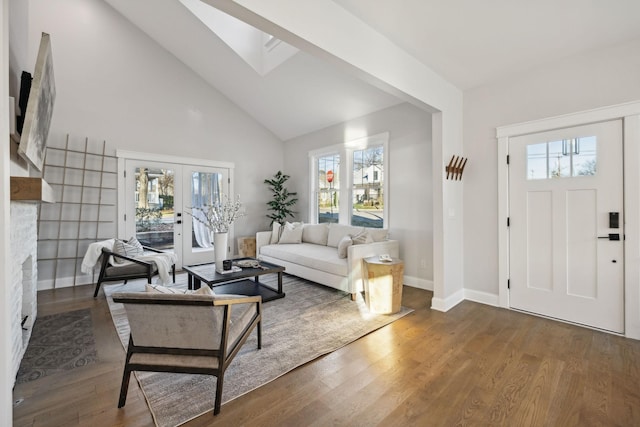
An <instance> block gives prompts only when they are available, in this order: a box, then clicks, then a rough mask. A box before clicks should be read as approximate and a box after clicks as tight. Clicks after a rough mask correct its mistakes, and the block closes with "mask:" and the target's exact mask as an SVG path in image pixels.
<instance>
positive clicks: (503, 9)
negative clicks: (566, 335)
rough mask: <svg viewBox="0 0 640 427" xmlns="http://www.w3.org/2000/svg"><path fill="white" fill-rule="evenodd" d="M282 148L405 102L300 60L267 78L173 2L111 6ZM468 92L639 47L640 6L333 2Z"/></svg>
mask: <svg viewBox="0 0 640 427" xmlns="http://www.w3.org/2000/svg"><path fill="white" fill-rule="evenodd" d="M106 1H107V2H108V3H109V4H111V5H112V6H113V7H114V8H115V9H116V10H117V11H118V12H120V13H121V14H122V15H124V16H125V17H126V18H127V19H129V20H130V21H131V22H132V23H133V24H134V25H136V26H137V27H139V28H140V29H141V30H142V31H144V32H145V33H146V34H148V35H149V36H150V37H151V38H153V39H154V40H155V41H156V42H157V43H159V44H160V45H161V46H163V47H164V48H165V49H166V50H168V51H169V52H170V53H172V54H173V55H175V56H176V57H177V58H178V59H179V60H180V61H182V62H183V63H184V64H186V65H187V66H188V67H190V68H191V69H192V70H193V71H194V72H195V73H197V74H198V75H200V76H201V77H202V78H203V79H204V80H205V81H207V82H208V83H209V84H211V85H212V86H214V87H215V88H216V89H218V90H219V91H220V92H222V93H223V94H224V95H225V96H227V97H228V98H229V99H230V100H232V101H233V102H234V103H235V104H237V105H238V106H239V107H240V108H242V109H244V110H245V111H246V112H247V113H248V114H250V115H251V116H252V117H254V118H255V119H256V120H257V121H258V122H260V123H261V124H263V125H264V126H265V127H266V128H268V129H270V130H271V131H272V132H273V133H274V134H275V135H276V136H278V137H279V138H281V139H282V140H288V139H291V138H294V137H296V136H299V135H302V134H305V133H308V132H312V131H315V130H318V129H321V128H324V127H326V126H330V125H333V124H336V123H340V122H343V121H346V120H349V119H352V118H355V117H359V116H362V115H366V114H369V113H371V112H374V111H377V110H380V109H383V108H386V107H389V106H392V105H395V104H398V103H400V102H402V101H401V100H400V99H398V98H396V97H394V96H392V95H390V94H388V93H385V92H383V91H381V90H380V89H377V88H375V87H373V86H371V85H369V84H367V83H365V82H363V81H361V80H359V79H358V78H356V77H354V76H351V75H348V74H345V73H344V72H342V71H339V70H336V69H334V68H333V67H332V66H330V65H328V64H326V63H324V62H323V61H321V60H319V59H316V58H314V57H312V56H311V55H309V54H307V53H305V52H299V53H297V54H295V55H293V56H292V57H291V58H289V59H287V60H286V61H284V62H283V63H282V64H280V65H279V66H277V67H276V68H274V69H273V70H271V71H269V72H268V73H266V74H264V75H262V74H261V73H259V72H256V70H255V69H254V68H253V67H251V66H250V65H249V64H247V63H246V62H245V61H244V60H243V59H242V58H241V57H240V56H238V55H237V54H236V53H235V51H234V50H233V49H231V48H230V47H229V45H228V44H226V43H225V42H223V41H222V39H221V38H220V37H219V36H218V35H216V34H215V33H214V32H212V31H211V30H210V29H209V28H208V27H207V26H206V25H205V24H203V22H202V21H201V20H199V19H198V18H196V17H195V16H194V15H193V13H191V12H190V11H189V10H188V9H187V8H186V7H184V6H183V4H182V3H180V2H179V1H177V0H136V1H131V0H106ZM333 1H334V3H336V4H337V5H339V6H341V7H343V8H344V9H345V10H347V11H348V12H350V13H351V14H353V15H354V16H356V17H357V18H359V19H360V20H362V21H363V22H365V23H366V24H367V25H369V26H370V27H372V28H373V29H374V30H376V31H377V32H379V33H380V34H382V35H383V36H385V37H386V38H388V39H389V40H391V41H392V42H393V43H395V44H396V45H398V46H399V47H401V48H402V49H404V50H405V51H407V52H408V53H409V54H411V55H412V56H414V57H415V58H417V59H418V60H419V61H421V62H423V63H424V64H426V65H427V66H429V67H430V68H431V69H433V70H434V71H435V72H437V73H438V74H440V75H441V76H442V77H444V78H445V79H447V80H449V81H450V82H452V83H453V84H454V85H455V86H457V87H458V88H460V89H462V90H467V89H471V88H474V87H477V86H481V85H484V84H487V83H491V82H493V81H496V80H498V79H501V78H504V77H506V76H509V75H512V74H514V73H519V72H523V71H526V70H528V69H531V68H535V67H536V66H540V65H543V64H549V63H553V61H556V60H559V59H562V58H566V57H570V56H573V55H577V54H581V53H584V52H587V51H590V50H596V49H602V48H606V47H609V46H614V45H617V44H622V43H625V42H629V41H632V40H635V39H640V1H638V0H615V1H605V0H562V1H558V0H536V1H514V0H483V1H477V0H400V1H385V0H333Z"/></svg>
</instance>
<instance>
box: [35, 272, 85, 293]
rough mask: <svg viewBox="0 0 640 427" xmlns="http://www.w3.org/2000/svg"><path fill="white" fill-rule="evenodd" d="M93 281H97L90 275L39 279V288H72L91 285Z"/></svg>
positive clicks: (40, 289) (44, 289) (43, 289)
mask: <svg viewBox="0 0 640 427" xmlns="http://www.w3.org/2000/svg"><path fill="white" fill-rule="evenodd" d="M74 281H75V283H74ZM92 283H95V280H94V279H93V277H92V276H90V275H82V276H76V277H75V278H74V277H60V278H58V279H56V280H53V279H47V280H38V290H39V291H46V290H49V289H59V288H71V287H73V286H80V285H90V284H92Z"/></svg>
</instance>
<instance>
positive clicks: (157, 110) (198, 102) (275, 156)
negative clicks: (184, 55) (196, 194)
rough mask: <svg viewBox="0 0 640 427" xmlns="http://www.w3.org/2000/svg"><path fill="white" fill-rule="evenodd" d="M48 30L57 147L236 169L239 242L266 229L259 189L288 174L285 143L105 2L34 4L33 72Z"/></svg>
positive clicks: (38, 0) (82, 0) (44, 0)
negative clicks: (242, 212)
mask: <svg viewBox="0 0 640 427" xmlns="http://www.w3.org/2000/svg"><path fill="white" fill-rule="evenodd" d="M41 32H47V33H49V34H50V35H51V43H52V54H53V63H54V70H55V79H56V88H57V98H56V104H55V107H54V113H53V118H52V124H51V133H50V138H51V140H54V139H55V140H58V141H61V140H63V139H64V138H65V135H66V134H67V133H69V134H71V135H72V136H74V137H80V138H83V137H89V139H90V140H96V141H102V140H106V142H107V147H108V149H109V150H115V149H118V148H121V149H125V150H130V151H138V152H153V153H159V154H166V155H175V156H180V157H192V158H202V159H208V160H218V161H225V162H232V163H234V164H235V183H234V189H235V191H236V193H237V194H239V195H240V196H241V199H242V201H243V203H244V204H245V206H246V208H247V212H249V216H248V217H245V218H243V219H242V220H240V221H238V222H237V223H236V227H235V231H236V235H238V236H242V235H252V234H254V233H255V232H256V231H257V230H262V229H265V228H266V227H267V226H268V219H267V218H266V217H264V213H265V212H266V201H267V200H268V197H269V195H268V194H267V193H266V192H265V191H264V188H263V184H262V182H263V180H264V178H266V177H269V176H271V175H272V174H273V173H274V172H275V171H277V170H278V169H281V168H282V161H283V160H282V149H283V143H282V141H280V140H279V139H278V138H276V137H275V136H274V135H273V134H272V133H270V132H269V131H268V130H266V129H265V128H264V127H262V126H261V125H259V124H258V123H257V122H256V121H255V120H253V119H252V118H251V117H250V116H248V115H247V114H246V113H245V112H243V111H242V110H240V109H239V108H238V107H237V106H236V105H235V104H233V103H232V102H231V101H229V100H228V99H227V98H226V97H224V96H223V95H222V94H221V93H220V92H218V91H217V90H215V89H214V88H212V87H211V86H210V85H208V84H207V83H205V82H204V81H203V80H202V79H201V78H200V77H199V76H198V75H196V74H195V73H193V72H192V71H191V70H190V69H188V68H187V67H186V66H185V65H184V64H183V63H181V62H180V61H178V60H177V59H176V58H175V57H174V56H173V55H171V54H169V53H168V52H167V51H166V50H164V49H163V48H161V47H160V46H159V45H157V44H156V43H155V42H154V41H153V40H152V39H151V38H149V37H148V36H147V35H145V34H144V33H143V32H142V31H140V30H139V29H138V28H136V27H134V26H133V25H132V24H131V23H130V22H129V21H127V20H126V19H125V18H124V17H122V16H121V15H120V14H119V13H118V12H116V11H115V10H114V9H112V8H111V7H110V6H109V5H108V4H107V3H105V2H103V1H99V0H64V1H63V0H53V1H50V0H31V1H30V3H29V42H28V45H29V54H28V58H29V60H30V63H29V64H28V65H29V67H30V68H31V69H33V65H34V64H35V58H36V55H37V49H38V43H39V39H40V34H41Z"/></svg>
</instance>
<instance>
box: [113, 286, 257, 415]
mask: <svg viewBox="0 0 640 427" xmlns="http://www.w3.org/2000/svg"><path fill="white" fill-rule="evenodd" d="M113 300H114V302H118V303H122V304H124V307H125V310H126V313H127V317H128V319H129V325H130V327H131V334H130V336H129V346H128V350H127V356H126V361H125V367H124V374H123V377H122V387H121V390H120V400H119V402H118V407H119V408H121V407H123V406H124V405H125V402H126V398H127V390H128V387H129V379H130V376H131V372H132V371H153V372H176V373H188V374H207V375H213V376H215V377H217V383H216V395H215V403H214V409H213V414H214V415H217V414H218V413H220V405H221V400H222V387H223V383H224V374H225V371H226V369H227V367H228V366H229V364H230V363H231V362H232V361H233V359H234V357H235V356H236V354H237V353H238V351H239V350H240V348H241V347H242V345H243V344H244V343H245V342H246V340H247V338H248V337H249V336H250V334H251V332H252V331H253V329H254V328H257V335H258V336H257V338H258V348H261V347H262V329H261V319H262V298H261V297H260V296H251V297H247V296H242V295H202V294H166V293H147V292H137V293H114V294H113Z"/></svg>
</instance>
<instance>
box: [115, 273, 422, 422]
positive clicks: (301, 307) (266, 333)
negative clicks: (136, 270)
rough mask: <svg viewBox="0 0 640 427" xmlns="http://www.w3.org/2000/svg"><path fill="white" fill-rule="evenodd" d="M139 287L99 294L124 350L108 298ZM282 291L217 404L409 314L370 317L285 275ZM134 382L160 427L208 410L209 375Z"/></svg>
mask: <svg viewBox="0 0 640 427" xmlns="http://www.w3.org/2000/svg"><path fill="white" fill-rule="evenodd" d="M271 277H273V278H272V279H271ZM276 280H277V276H276V275H273V276H262V277H261V281H262V282H263V283H266V284H269V285H270V286H273V287H275V285H276V283H275V282H276ZM176 282H177V283H176V285H175V286H176V287H179V288H186V284H185V283H186V274H180V275H177V276H176ZM144 285H145V281H144V280H138V281H132V282H129V283H128V284H126V285H108V286H106V287H105V295H106V297H107V301H108V303H109V308H110V310H111V315H112V317H113V321H114V324H115V326H116V330H117V331H118V334H119V336H120V340H121V342H122V344H123V346H125V348H126V343H127V342H128V339H129V325H128V323H127V318H126V313H125V312H124V307H123V306H122V304H116V303H114V302H113V300H112V298H111V295H112V294H113V293H114V292H123V291H126V292H131V291H133V292H135V291H143V290H144ZM283 289H284V292H285V293H286V297H285V298H282V299H279V300H275V301H270V302H267V303H264V304H263V316H262V321H263V326H262V349H261V350H258V349H257V348H256V346H257V339H256V334H255V332H254V333H252V334H251V337H250V338H249V339H248V340H247V342H246V343H245V345H244V346H243V347H242V349H241V351H240V352H239V353H238V355H237V356H236V358H235V359H234V360H233V362H232V363H231V365H230V367H229V368H228V369H227V371H226V374H225V383H224V390H223V393H222V403H223V404H224V403H226V402H229V401H230V400H233V399H235V398H237V397H239V396H242V395H243V394H245V393H248V392H250V391H251V390H254V389H256V388H258V387H260V386H262V385H264V384H266V383H268V382H270V381H273V380H275V379H276V378H278V377H280V376H282V375H284V374H286V373H287V372H289V371H291V370H293V369H295V368H296V367H298V366H301V365H303V364H305V363H307V362H309V361H311V360H314V359H316V358H317V357H320V356H322V355H325V354H328V353H331V352H333V351H335V350H337V349H339V348H341V347H343V346H345V345H347V344H349V343H351V342H353V341H355V340H357V339H358V338H360V337H362V336H364V335H366V334H368V333H370V332H372V331H374V330H376V329H379V328H381V327H382V326H385V325H387V324H389V323H391V322H393V321H395V320H397V319H399V318H401V317H402V316H405V315H406V314H408V313H410V312H411V311H413V310H411V309H408V308H405V307H402V309H401V311H400V312H399V313H396V314H393V315H373V314H370V313H369V312H368V310H367V307H366V304H365V302H364V300H363V299H362V298H358V300H357V301H351V295H350V294H347V293H345V292H341V291H337V290H335V289H331V288H327V287H325V286H321V285H318V284H316V283H313V282H310V281H307V280H304V279H300V278H297V277H294V276H289V275H285V276H284V279H283ZM136 377H137V379H138V382H139V383H140V385H141V388H142V390H143V393H144V395H145V397H146V399H147V403H148V404H149V408H150V409H151V413H152V415H153V418H154V420H155V422H156V425H158V426H160V427H173V426H178V425H180V424H182V423H185V422H187V421H189V420H191V419H193V418H195V417H197V416H199V415H202V414H204V413H206V412H211V411H213V403H214V396H215V387H216V386H215V378H214V377H212V376H206V375H186V374H167V373H154V372H137V373H136ZM185 396H188V398H185ZM222 410H223V411H224V406H223V407H222Z"/></svg>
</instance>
